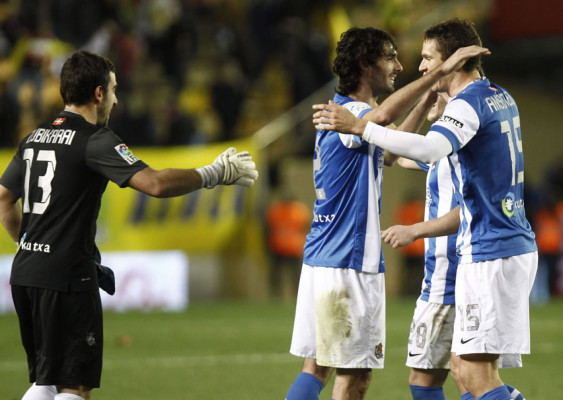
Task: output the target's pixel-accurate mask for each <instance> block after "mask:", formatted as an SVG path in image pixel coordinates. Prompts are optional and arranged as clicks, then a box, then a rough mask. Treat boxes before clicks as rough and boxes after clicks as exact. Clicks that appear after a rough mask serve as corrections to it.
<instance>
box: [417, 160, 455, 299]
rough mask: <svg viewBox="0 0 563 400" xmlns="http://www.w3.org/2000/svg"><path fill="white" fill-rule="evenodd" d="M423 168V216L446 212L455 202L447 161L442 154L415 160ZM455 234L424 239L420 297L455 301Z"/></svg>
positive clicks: (430, 217)
mask: <svg viewBox="0 0 563 400" xmlns="http://www.w3.org/2000/svg"><path fill="white" fill-rule="evenodd" d="M417 164H418V165H419V166H420V168H421V169H422V170H424V171H426V172H427V175H426V205H425V209H424V220H425V221H428V220H431V219H435V218H438V217H441V216H443V215H445V214H447V213H449V212H450V211H451V210H452V209H454V208H455V207H456V206H457V204H458V203H457V200H456V197H455V194H454V186H453V184H452V175H451V173H452V172H451V169H450V164H449V162H448V159H447V158H443V159H442V160H440V161H437V162H435V163H433V164H430V165H428V164H422V163H417ZM456 237H457V235H455V234H453V235H449V236H440V237H432V238H425V239H424V280H423V282H422V291H421V295H420V299H421V300H424V301H428V302H431V303H438V304H455V277H456V272H457V264H458V257H457V255H456Z"/></svg>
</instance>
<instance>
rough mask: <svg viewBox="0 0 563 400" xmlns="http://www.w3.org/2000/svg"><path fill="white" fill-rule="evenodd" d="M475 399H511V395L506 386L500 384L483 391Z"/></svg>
mask: <svg viewBox="0 0 563 400" xmlns="http://www.w3.org/2000/svg"><path fill="white" fill-rule="evenodd" d="M477 400H512V397H511V396H510V392H509V391H508V389H507V388H506V386H504V385H502V386H499V387H497V388H494V389H493V390H490V391H488V392H487V393H483V394H482V395H481V396H479V397H478V398H477Z"/></svg>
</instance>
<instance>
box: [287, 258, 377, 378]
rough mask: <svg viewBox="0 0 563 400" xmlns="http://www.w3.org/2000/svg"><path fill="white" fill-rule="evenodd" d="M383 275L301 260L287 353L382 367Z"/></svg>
mask: <svg viewBox="0 0 563 400" xmlns="http://www.w3.org/2000/svg"><path fill="white" fill-rule="evenodd" d="M384 349H385V275H384V274H383V273H366V272H361V271H356V270H354V269H349V268H325V267H311V266H309V265H306V264H303V268H302V271H301V279H300V281H299V292H298V294H297V308H296V311H295V324H294V327H293V337H292V339H291V349H290V353H291V354H293V355H296V356H299V357H306V358H314V359H316V362H317V364H318V365H321V366H326V367H334V368H354V369H363V368H383V358H384Z"/></svg>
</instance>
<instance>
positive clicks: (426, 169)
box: [415, 161, 430, 172]
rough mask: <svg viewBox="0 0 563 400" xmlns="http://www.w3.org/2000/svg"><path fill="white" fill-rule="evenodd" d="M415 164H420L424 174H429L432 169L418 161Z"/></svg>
mask: <svg viewBox="0 0 563 400" xmlns="http://www.w3.org/2000/svg"><path fill="white" fill-rule="evenodd" d="M415 163H417V164H418V166H419V167H420V169H421V170H423V171H424V172H428V170H429V169H430V167H429V166H428V164H424V163H421V162H418V161H415Z"/></svg>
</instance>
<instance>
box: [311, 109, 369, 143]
mask: <svg viewBox="0 0 563 400" xmlns="http://www.w3.org/2000/svg"><path fill="white" fill-rule="evenodd" d="M313 109H314V110H318V111H317V112H316V113H314V114H313V124H315V128H316V129H321V130H325V131H336V132H341V133H352V134H355V135H361V134H362V133H363V131H364V128H365V121H362V120H360V119H358V118H356V117H355V116H354V114H352V113H351V112H350V110H348V109H347V108H345V107H342V106H341V105H340V104H336V103H334V102H332V101H329V103H328V104H314V105H313Z"/></svg>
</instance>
